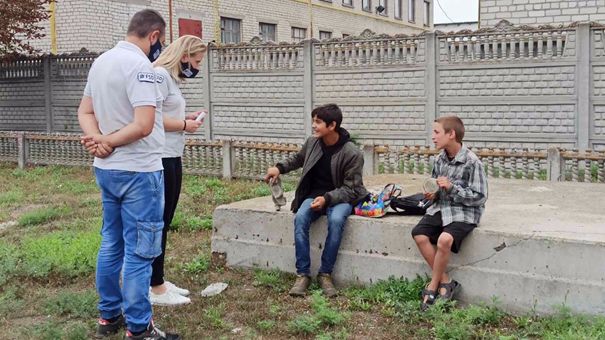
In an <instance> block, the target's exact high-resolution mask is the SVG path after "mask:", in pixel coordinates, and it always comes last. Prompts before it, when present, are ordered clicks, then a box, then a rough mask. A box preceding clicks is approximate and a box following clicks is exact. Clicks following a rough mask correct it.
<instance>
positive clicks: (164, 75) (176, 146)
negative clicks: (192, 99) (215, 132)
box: [155, 66, 185, 158]
mask: <svg viewBox="0 0 605 340" xmlns="http://www.w3.org/2000/svg"><path fill="white" fill-rule="evenodd" d="M155 73H156V76H157V83H158V89H159V90H160V94H161V95H162V97H164V102H163V103H162V113H163V114H164V115H165V116H168V117H170V118H173V119H178V120H180V121H181V122H182V121H183V120H184V119H185V98H183V93H182V92H181V89H180V88H179V84H177V82H176V80H174V78H172V77H171V76H170V74H169V73H168V71H167V70H166V69H165V68H163V67H161V66H159V67H156V68H155ZM165 134H166V144H164V153H163V155H162V157H164V158H173V157H181V156H183V149H184V148H185V132H184V131H172V132H168V131H167V132H165Z"/></svg>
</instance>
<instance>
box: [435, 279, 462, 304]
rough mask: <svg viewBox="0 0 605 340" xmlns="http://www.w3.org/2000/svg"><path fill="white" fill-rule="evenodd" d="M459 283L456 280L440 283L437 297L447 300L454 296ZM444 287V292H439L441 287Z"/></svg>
mask: <svg viewBox="0 0 605 340" xmlns="http://www.w3.org/2000/svg"><path fill="white" fill-rule="evenodd" d="M460 286H461V285H460V283H459V282H458V281H456V280H451V281H450V282H448V283H440V284H439V289H438V291H439V297H440V298H441V299H443V300H446V301H449V300H451V299H453V298H454V295H455V294H456V291H457V290H458V289H460ZM442 288H444V289H445V294H441V289H442Z"/></svg>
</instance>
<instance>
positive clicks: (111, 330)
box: [95, 314, 124, 339]
mask: <svg viewBox="0 0 605 340" xmlns="http://www.w3.org/2000/svg"><path fill="white" fill-rule="evenodd" d="M122 329H124V316H122V315H121V314H120V316H118V318H117V319H116V320H115V321H114V322H109V321H107V320H105V319H102V318H99V321H98V322H97V332H96V333H95V338H97V339H101V338H104V337H106V336H110V335H113V334H116V333H117V332H119V331H121V330H122Z"/></svg>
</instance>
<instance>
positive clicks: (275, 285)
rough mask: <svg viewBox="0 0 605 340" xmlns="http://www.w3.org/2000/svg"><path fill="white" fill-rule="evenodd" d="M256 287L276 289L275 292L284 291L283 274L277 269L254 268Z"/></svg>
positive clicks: (254, 283)
mask: <svg viewBox="0 0 605 340" xmlns="http://www.w3.org/2000/svg"><path fill="white" fill-rule="evenodd" d="M252 284H253V285H254V286H256V287H267V288H271V289H274V290H276V291H277V292H284V291H286V285H287V283H286V282H285V278H284V274H283V273H282V272H280V271H279V270H276V269H274V270H262V269H255V270H254V282H253V283H252Z"/></svg>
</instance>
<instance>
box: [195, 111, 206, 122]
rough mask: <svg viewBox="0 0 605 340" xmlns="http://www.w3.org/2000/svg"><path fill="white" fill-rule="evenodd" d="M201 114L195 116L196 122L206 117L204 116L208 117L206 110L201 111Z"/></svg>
mask: <svg viewBox="0 0 605 340" xmlns="http://www.w3.org/2000/svg"><path fill="white" fill-rule="evenodd" d="M198 113H199V114H198V115H197V117H196V118H195V121H196V122H201V121H202V119H204V117H206V112H204V111H200V112H198Z"/></svg>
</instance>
